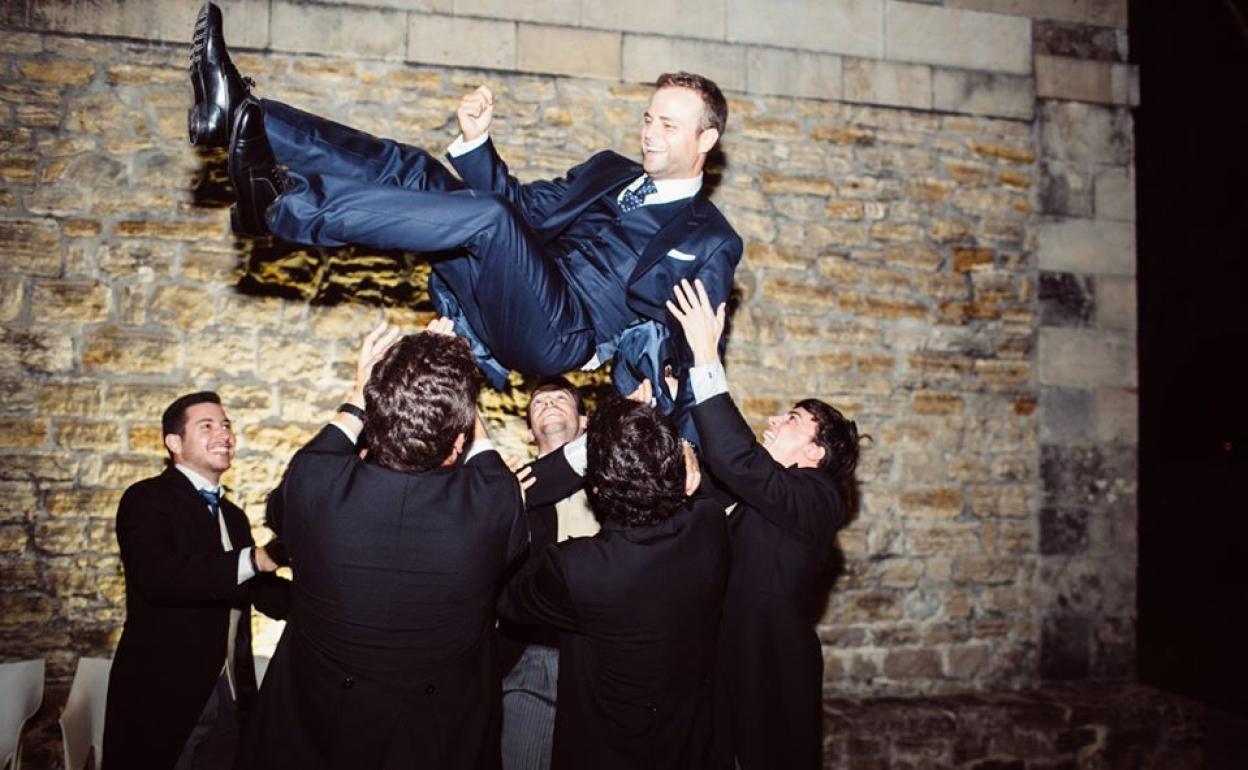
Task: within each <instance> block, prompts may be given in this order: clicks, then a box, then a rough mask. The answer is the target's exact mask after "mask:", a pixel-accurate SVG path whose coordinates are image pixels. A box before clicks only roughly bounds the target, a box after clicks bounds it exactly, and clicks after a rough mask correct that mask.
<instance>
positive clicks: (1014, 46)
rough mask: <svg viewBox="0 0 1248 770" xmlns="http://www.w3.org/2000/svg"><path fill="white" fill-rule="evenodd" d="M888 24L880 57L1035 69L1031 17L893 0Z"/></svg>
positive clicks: (984, 67) (1022, 70) (1027, 71)
mask: <svg viewBox="0 0 1248 770" xmlns="http://www.w3.org/2000/svg"><path fill="white" fill-rule="evenodd" d="M884 29H885V42H884V49H885V55H884V56H883V57H878V58H886V59H890V60H895V61H910V62H922V63H925V64H937V65H942V66H946V67H960V68H963V69H972V70H988V71H991V72H1011V73H1015V74H1019V75H1027V74H1030V73H1031V66H1032V65H1031V21H1030V20H1029V19H1025V18H1017V17H1011V16H1001V15H997V14H990V13H979V12H976V11H963V10H957V9H952V8H943V7H937V6H929V5H917V4H915V3H906V2H897V1H896V0H888V2H887V3H886V4H885V10H884Z"/></svg>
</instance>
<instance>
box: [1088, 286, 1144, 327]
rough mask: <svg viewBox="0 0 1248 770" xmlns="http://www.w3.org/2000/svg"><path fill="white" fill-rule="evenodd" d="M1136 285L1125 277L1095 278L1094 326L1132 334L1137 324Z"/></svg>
mask: <svg viewBox="0 0 1248 770" xmlns="http://www.w3.org/2000/svg"><path fill="white" fill-rule="evenodd" d="M1137 291H1138V288H1137V285H1136V281H1135V279H1134V278H1131V277H1126V276H1108V275H1107V276H1097V277H1096V315H1095V318H1096V325H1097V327H1098V328H1101V329H1106V330H1111V331H1122V332H1127V333H1128V334H1134V333H1135V330H1136V325H1137V323H1138V318H1139V311H1138V306H1137V302H1138V300H1137V296H1136V295H1137Z"/></svg>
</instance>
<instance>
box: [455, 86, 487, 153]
mask: <svg viewBox="0 0 1248 770" xmlns="http://www.w3.org/2000/svg"><path fill="white" fill-rule="evenodd" d="M455 117H456V118H458V119H459V132H460V134H462V135H463V137H464V141H465V142H471V141H473V140H474V139H476V138H477V137H479V136H481V135H482V134H484V133H485V132H486V131H488V130H489V128H490V122H491V121H493V120H494V92H493V91H491V90H490V89H489V88H487V87H486V86H477V90H475V91H473V92H472V93H470V94H466V95H465V96H464V98H462V99H460V100H459V109H458V110H456V111H455Z"/></svg>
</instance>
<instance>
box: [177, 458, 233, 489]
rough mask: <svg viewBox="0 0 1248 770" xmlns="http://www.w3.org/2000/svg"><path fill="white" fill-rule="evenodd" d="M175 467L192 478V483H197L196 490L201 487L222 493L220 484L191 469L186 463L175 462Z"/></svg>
mask: <svg viewBox="0 0 1248 770" xmlns="http://www.w3.org/2000/svg"><path fill="white" fill-rule="evenodd" d="M173 467H175V468H177V469H178V470H180V471H182V475H183V476H186V477H187V478H188V479H190V481H191V483H192V484H194V485H195V491H197V492H198V491H199V490H201V489H207V490H209V491H212V492H216V493H217V494H218V495H219V494H221V485H220V484H213V483H212V482H211V481H209V480H208V479H206V478H204V477H203V476H201V475H199V474H198V473H197V472H195V471H193V470H191V469H190V468H188V467H187V466H185V465H181V464H175V465H174V466H173Z"/></svg>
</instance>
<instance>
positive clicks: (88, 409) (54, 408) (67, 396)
mask: <svg viewBox="0 0 1248 770" xmlns="http://www.w3.org/2000/svg"><path fill="white" fill-rule="evenodd" d="M103 393H104V386H103V385H102V384H101V383H99V382H96V381H91V380H87V381H81V380H71V381H68V382H44V383H41V384H40V386H39V390H38V392H37V394H36V396H35V398H36V401H35V403H36V404H38V408H39V413H40V414H46V415H52V416H55V415H78V416H82V417H89V416H94V415H96V414H99V412H100V403H101V401H102V396H103Z"/></svg>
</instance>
